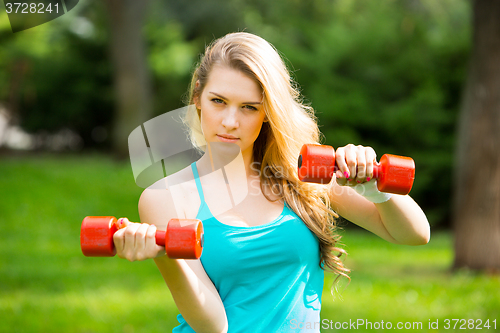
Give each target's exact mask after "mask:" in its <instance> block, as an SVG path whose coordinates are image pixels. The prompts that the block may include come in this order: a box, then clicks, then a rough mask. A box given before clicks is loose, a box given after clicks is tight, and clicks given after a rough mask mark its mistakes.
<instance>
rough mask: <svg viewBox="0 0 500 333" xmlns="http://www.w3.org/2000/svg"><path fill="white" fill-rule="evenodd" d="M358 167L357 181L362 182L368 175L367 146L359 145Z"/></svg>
mask: <svg viewBox="0 0 500 333" xmlns="http://www.w3.org/2000/svg"><path fill="white" fill-rule="evenodd" d="M356 157H357V168H356V183H358V184H359V183H362V182H364V181H365V177H366V163H367V162H366V152H365V148H364V147H361V146H358V153H357V156H356Z"/></svg>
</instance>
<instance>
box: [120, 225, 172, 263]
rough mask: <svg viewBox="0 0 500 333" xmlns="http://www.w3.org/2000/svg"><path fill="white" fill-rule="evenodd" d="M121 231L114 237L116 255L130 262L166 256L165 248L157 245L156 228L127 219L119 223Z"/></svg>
mask: <svg viewBox="0 0 500 333" xmlns="http://www.w3.org/2000/svg"><path fill="white" fill-rule="evenodd" d="M117 223H118V226H119V228H120V229H119V230H118V231H116V232H115V234H114V235H113V241H114V243H115V248H116V254H117V255H118V257H120V258H124V259H127V260H129V261H141V260H146V259H150V258H157V257H160V256H164V255H165V247H163V246H159V245H157V244H156V238H155V234H156V226H155V225H153V224H146V223H133V222H130V221H129V220H128V219H127V218H121V219H119V220H118V221H117Z"/></svg>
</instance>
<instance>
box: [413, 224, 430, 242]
mask: <svg viewBox="0 0 500 333" xmlns="http://www.w3.org/2000/svg"><path fill="white" fill-rule="evenodd" d="M415 236H416V237H415V238H414V239H412V241H411V242H410V243H409V244H408V245H413V246H419V245H426V244H428V243H429V241H430V240H431V230H430V227H429V228H427V229H426V230H424V231H423V232H420V233H418V234H417V235H415Z"/></svg>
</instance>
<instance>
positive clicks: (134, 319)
mask: <svg viewBox="0 0 500 333" xmlns="http://www.w3.org/2000/svg"><path fill="white" fill-rule="evenodd" d="M0 189H1V190H2V196H1V200H0V226H1V229H2V230H1V232H0V332H9V333H10V332H169V331H171V330H172V328H173V327H174V326H176V323H177V321H176V315H177V310H176V307H175V304H174V303H173V301H172V298H171V296H170V294H169V291H168V289H167V287H166V286H165V284H164V283H163V280H162V278H161V276H160V274H159V273H158V272H157V270H156V267H155V265H154V263H153V262H152V261H150V260H149V261H145V262H134V263H129V262H128V261H126V260H122V259H118V258H86V257H84V256H83V255H82V254H81V251H80V243H79V235H80V224H81V221H82V218H83V217H84V216H87V215H113V216H127V217H129V218H130V219H131V220H137V219H138V213H137V200H138V198H139V195H140V193H141V191H142V189H141V188H139V187H137V186H136V185H135V183H134V179H133V176H132V171H131V168H130V165H129V163H128V162H125V163H118V162H114V161H113V160H111V159H109V158H107V157H103V156H101V155H88V156H83V157H82V156H52V155H42V156H35V157H18V158H3V160H2V161H0ZM343 242H344V243H345V244H346V246H345V247H346V249H347V250H348V252H349V256H348V258H347V259H346V265H347V266H348V267H349V268H351V269H352V273H351V279H352V280H351V282H350V284H349V285H348V286H347V287H345V285H346V284H347V283H346V282H345V281H342V282H341V286H340V290H341V291H340V296H339V295H338V294H337V295H336V296H335V298H333V297H332V296H331V295H330V286H331V284H332V280H333V277H332V276H330V275H327V277H326V279H325V289H324V293H323V310H322V315H321V317H322V319H323V320H324V321H323V322H322V324H324V325H323V326H324V327H326V326H330V325H332V327H334V325H335V323H336V322H338V323H340V324H341V323H343V322H349V320H351V321H354V322H356V321H357V320H361V319H362V320H365V321H369V322H371V323H372V325H375V327H376V325H377V324H376V323H380V322H381V321H384V323H387V322H391V323H392V324H393V326H394V327H395V325H396V324H397V323H398V322H422V325H423V326H422V327H423V329H421V330H415V331H421V332H422V331H423V332H426V331H428V325H429V320H431V321H432V322H435V321H436V320H438V321H439V327H440V330H433V332H451V331H454V330H450V329H449V330H445V329H444V325H445V319H475V320H476V319H481V320H482V321H483V323H484V322H485V321H486V320H487V319H489V320H490V325H493V324H492V320H494V319H496V320H497V330H500V329H498V327H499V326H500V316H499V312H500V310H499V309H500V297H499V290H500V279H499V278H498V277H494V276H487V275H483V274H473V273H470V272H467V271H462V272H458V273H451V272H450V271H449V267H450V265H451V261H452V257H453V253H452V238H451V235H450V234H449V233H448V232H440V233H433V235H432V240H431V242H430V243H429V244H428V245H426V246H422V247H408V246H396V245H392V244H389V243H387V242H384V241H383V240H380V239H378V238H377V237H375V236H373V235H371V234H369V233H367V232H363V231H360V230H358V229H347V230H346V231H344V238H343ZM344 287H345V289H344ZM330 321H331V322H332V324H330ZM326 322H327V323H328V325H326V324H325V323H326ZM477 323H478V322H476V324H477ZM453 324H454V323H453V322H451V327H453ZM458 326H459V325H457V328H458ZM374 330H375V329H374ZM297 331H298V330H297ZM322 331H324V332H330V331H334V330H330V329H323V330H322ZM339 331H345V330H342V329H341V330H339ZM356 331H359V332H364V331H367V329H366V327H365V326H360V327H358V329H357V330H356ZM377 331H381V329H379V330H377ZM410 331H411V330H410ZM456 331H461V332H463V331H464V330H458V329H457V330H456ZM483 331H488V330H484V329H483ZM489 331H494V330H493V328H490V330H489Z"/></svg>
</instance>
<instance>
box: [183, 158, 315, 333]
mask: <svg viewBox="0 0 500 333" xmlns="http://www.w3.org/2000/svg"><path fill="white" fill-rule="evenodd" d="M195 163H196V162H194V163H193V164H191V168H192V169H193V174H194V177H195V181H196V187H197V189H198V194H199V196H200V200H201V205H200V208H199V210H198V214H197V216H196V218H197V219H200V220H201V221H202V222H203V228H204V232H205V236H204V238H205V239H204V247H203V253H202V255H201V258H200V260H201V263H202V264H203V267H204V268H205V271H206V272H207V274H208V276H209V277H210V279H211V280H212V282H213V283H214V285H215V288H216V289H217V291H218V292H219V295H220V297H221V299H222V302H223V304H224V308H225V310H226V315H227V320H228V332H229V333H239V332H245V333H247V332H253V333H258V332H262V333H270V332H273V333H274V332H299V331H300V332H319V325H320V309H321V293H322V291H323V278H324V273H323V270H322V269H321V267H320V266H319V261H320V250H319V242H318V239H317V238H316V236H315V235H314V234H313V233H312V232H311V231H310V230H309V228H307V226H306V225H305V224H304V222H303V221H302V220H301V219H300V218H299V217H298V215H297V214H295V213H294V212H293V211H292V209H290V208H289V207H288V205H287V204H286V203H285V205H284V208H283V211H282V213H281V215H280V216H279V217H278V218H276V219H275V220H274V221H272V222H269V223H267V224H264V225H259V226H252V227H236V226H230V225H227V224H224V223H222V222H219V221H218V220H217V219H216V218H215V217H214V216H213V215H212V213H211V212H210V209H209V208H208V206H207V204H206V202H205V198H204V196H203V189H202V186H201V183H200V180H199V175H198V170H197V168H196V164H195ZM177 320H178V321H179V323H180V325H179V326H177V327H175V328H174V330H173V332H175V333H179V332H183V333H184V332H194V330H193V329H191V327H189V325H188V324H187V322H186V321H185V320H184V318H183V317H182V315H180V314H179V315H178V316H177ZM305 327H314V329H311V330H304V329H302V328H305ZM299 328H300V329H299Z"/></svg>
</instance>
